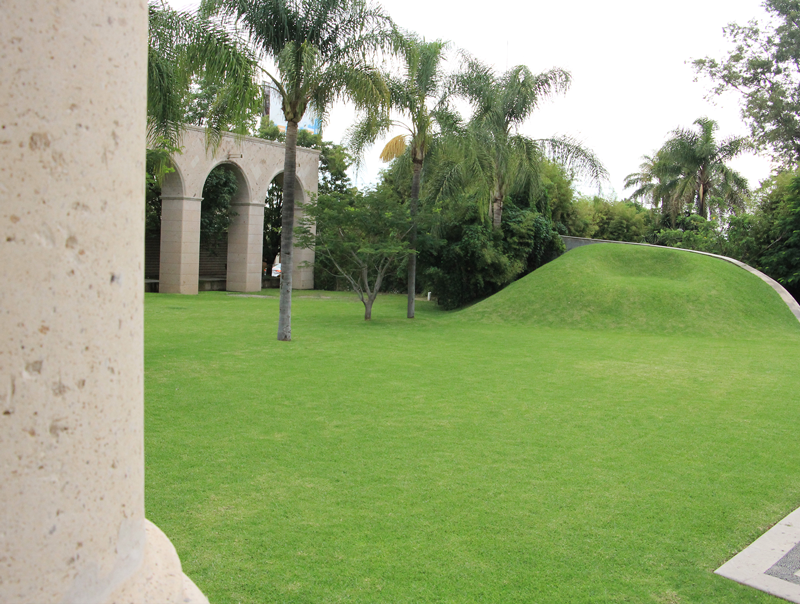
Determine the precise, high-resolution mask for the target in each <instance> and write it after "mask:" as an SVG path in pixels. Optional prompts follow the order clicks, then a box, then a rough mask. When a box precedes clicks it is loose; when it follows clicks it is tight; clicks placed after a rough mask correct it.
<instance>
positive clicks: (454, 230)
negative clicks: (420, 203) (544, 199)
mask: <svg viewBox="0 0 800 604" xmlns="http://www.w3.org/2000/svg"><path fill="white" fill-rule="evenodd" d="M437 233H438V237H437V238H429V239H428V240H427V241H426V245H424V246H422V251H421V252H420V260H419V264H420V267H421V269H422V271H421V272H422V275H423V277H422V282H423V285H424V286H425V288H426V289H430V290H431V291H433V292H435V294H436V296H437V298H438V301H439V303H440V304H442V305H443V306H444V307H445V308H448V309H449V308H457V307H459V306H464V305H466V304H469V303H470V302H473V301H475V300H477V299H480V298H485V297H486V296H489V295H491V294H493V293H495V292H497V291H499V290H500V289H502V288H503V287H504V286H506V285H508V284H509V283H511V282H512V281H514V280H515V279H517V278H519V277H520V276H522V275H525V274H527V273H529V272H530V271H532V270H534V269H536V268H538V267H539V266H541V265H542V264H544V263H545V262H547V261H549V260H551V259H552V258H553V257H555V256H556V255H558V254H560V253H561V252H563V250H564V244H563V243H562V241H561V238H560V237H559V236H558V233H556V232H555V230H554V229H553V225H552V223H551V222H550V221H549V220H547V218H545V217H544V216H542V215H541V214H538V213H537V212H534V211H529V210H523V209H519V208H517V207H515V206H513V205H510V204H509V205H506V208H505V212H504V216H503V226H502V229H499V230H498V229H495V228H493V227H492V226H491V225H490V224H488V223H487V222H486V221H485V220H482V219H481V216H480V215H479V214H478V209H477V208H475V207H473V208H471V209H470V211H469V213H468V214H466V215H463V216H461V217H460V218H459V219H458V220H447V221H443V222H442V224H441V225H440V226H439V228H438V229H437Z"/></svg>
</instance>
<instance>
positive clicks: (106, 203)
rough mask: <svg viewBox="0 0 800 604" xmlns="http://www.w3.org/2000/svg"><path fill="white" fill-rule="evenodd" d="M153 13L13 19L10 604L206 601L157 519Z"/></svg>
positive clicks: (3, 214) (8, 98)
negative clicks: (148, 447)
mask: <svg viewBox="0 0 800 604" xmlns="http://www.w3.org/2000/svg"><path fill="white" fill-rule="evenodd" d="M147 10H148V9H147V3H146V2H116V1H110V0H81V1H80V2H75V1H74V0H5V1H4V2H3V3H2V9H0V32H2V35H0V82H2V83H3V86H2V88H0V229H1V232H0V258H2V267H3V276H4V283H3V286H2V287H1V288H0V333H1V334H2V338H0V450H1V451H2V454H1V455H0V527H1V528H0V602H3V603H4V604H22V603H30V604H46V603H51V602H52V603H62V604H78V603H80V604H105V603H110V602H118V603H119V604H123V603H124V604H129V603H134V602H135V603H144V602H153V603H155V602H164V603H168V602H179V601H184V598H189V600H187V601H198V602H199V601H202V600H204V598H203V596H202V594H199V592H198V591H197V589H196V588H193V585H192V584H191V582H190V581H188V579H185V578H184V577H183V575H182V573H181V568H180V562H179V561H178V558H177V555H176V554H175V550H174V548H172V546H171V544H170V543H169V540H168V539H166V537H164V536H163V534H162V533H161V532H160V531H158V529H157V528H156V527H154V526H153V525H151V524H149V523H147V521H146V520H145V518H144V457H143V289H144V288H143V260H144V253H143V252H144V249H143V241H144V239H143V238H144V159H145V104H146V69H147ZM192 598H194V600H192Z"/></svg>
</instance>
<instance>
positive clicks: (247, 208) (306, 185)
mask: <svg viewBox="0 0 800 604" xmlns="http://www.w3.org/2000/svg"><path fill="white" fill-rule="evenodd" d="M181 146H182V147H183V151H182V153H181V154H176V155H175V156H174V157H173V158H172V159H173V164H174V168H175V170H174V172H171V173H170V174H167V176H166V177H165V179H164V183H163V186H162V188H161V200H162V212H161V249H160V264H159V291H160V292H161V293H176V294H196V293H197V289H198V282H199V267H200V265H199V262H200V260H199V258H200V256H199V254H200V251H199V250H200V208H201V203H202V200H203V198H202V194H203V185H204V184H205V182H206V178H207V177H208V175H209V173H210V172H211V170H213V169H214V168H215V167H217V166H219V165H221V164H225V165H227V166H229V167H230V168H231V169H232V170H233V172H234V174H235V175H236V179H237V181H238V189H237V192H236V196H235V197H234V199H233V201H232V203H231V205H232V209H233V212H234V213H235V214H236V216H234V218H233V220H232V222H231V225H230V228H229V230H228V252H227V262H226V264H227V268H226V289H227V290H228V291H237V292H253V291H259V290H260V289H261V273H262V265H261V261H262V259H261V253H262V245H263V240H264V237H263V225H264V199H265V197H266V192H267V188H268V187H269V185H270V183H271V182H272V181H273V179H274V178H275V177H276V176H277V175H278V174H280V173H282V172H283V157H284V147H283V145H282V144H280V143H275V142H272V141H266V140H263V139H260V138H253V137H234V136H232V135H230V134H226V135H223V137H222V141H221V143H220V144H219V146H218V147H217V148H216V149H207V145H206V136H205V131H204V130H203V129H202V128H193V127H190V128H188V129H187V131H186V132H185V133H184V135H183V139H182V140H181ZM318 175H319V151H316V150H314V149H303V148H298V149H297V183H296V191H297V195H296V203H297V212H296V214H295V220H296V221H297V220H299V218H300V217H301V215H302V210H301V206H302V204H303V202H304V201H306V200H307V199H308V195H309V193H316V192H317V181H318ZM304 262H308V263H313V262H314V252H313V250H307V249H299V248H295V249H294V267H295V268H294V271H293V273H292V285H293V286H294V288H295V289H312V288H313V287H314V272H313V269H311V268H310V266H309V265H305V266H303V263H304Z"/></svg>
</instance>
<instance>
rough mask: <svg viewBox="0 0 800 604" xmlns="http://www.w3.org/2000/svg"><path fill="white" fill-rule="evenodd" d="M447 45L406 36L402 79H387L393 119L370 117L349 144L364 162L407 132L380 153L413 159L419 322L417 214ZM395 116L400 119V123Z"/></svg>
mask: <svg viewBox="0 0 800 604" xmlns="http://www.w3.org/2000/svg"><path fill="white" fill-rule="evenodd" d="M446 47H447V44H446V43H445V42H442V41H441V40H435V41H433V42H426V41H425V40H421V39H420V38H418V37H417V36H416V35H414V34H411V33H406V34H404V35H403V36H402V38H401V43H400V45H399V54H400V56H401V58H402V60H403V72H404V73H403V76H402V77H400V78H398V77H394V76H392V75H386V76H385V80H386V84H387V86H388V88H389V93H390V99H391V100H390V108H391V113H390V112H388V111H387V112H386V113H383V114H380V115H377V114H375V113H374V112H371V113H369V114H368V115H367V117H366V118H365V119H363V120H362V121H361V122H360V123H358V124H357V125H356V126H355V127H354V128H353V129H352V130H351V132H350V144H351V146H352V148H353V149H354V150H355V153H356V154H357V155H358V156H360V155H361V154H362V153H363V151H364V148H365V147H366V146H367V145H371V144H372V143H374V142H375V140H376V138H377V137H378V136H381V135H384V134H386V133H388V132H389V131H391V130H392V129H396V128H401V129H403V130H404V131H405V132H404V133H403V134H399V135H397V136H395V137H394V138H392V139H391V140H390V141H389V142H388V143H387V144H386V146H385V147H384V149H383V151H381V155H380V157H381V159H382V160H383V161H385V162H388V161H391V160H393V159H397V158H398V157H401V156H402V155H403V154H404V153H406V150H407V151H408V153H409V156H410V159H411V165H412V169H411V192H410V196H409V209H410V212H411V221H412V227H411V236H410V245H411V254H410V255H409V257H408V262H407V270H408V288H407V289H408V305H407V314H406V316H407V317H408V318H409V319H413V318H414V299H415V296H416V292H417V281H416V279H417V257H416V247H417V227H418V225H417V221H416V217H417V211H418V205H419V193H420V183H421V181H422V166H423V163H424V162H425V156H426V155H427V152H428V148H429V147H430V145H431V141H432V138H433V136H434V133H435V132H434V129H435V128H436V116H435V112H434V111H432V106H431V105H432V104H436V103H438V102H441V100H442V98H441V97H442V95H443V93H444V84H445V77H446V76H445V74H444V72H443V71H442V62H443V59H444V51H445V49H446ZM392 114H396V115H397V117H399V119H395V118H394V117H393V115H392Z"/></svg>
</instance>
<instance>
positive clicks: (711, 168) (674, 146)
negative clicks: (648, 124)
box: [661, 117, 751, 218]
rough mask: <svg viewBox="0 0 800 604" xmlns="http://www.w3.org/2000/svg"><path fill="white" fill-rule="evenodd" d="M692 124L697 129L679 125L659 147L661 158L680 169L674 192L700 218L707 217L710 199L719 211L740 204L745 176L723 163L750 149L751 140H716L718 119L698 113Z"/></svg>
mask: <svg viewBox="0 0 800 604" xmlns="http://www.w3.org/2000/svg"><path fill="white" fill-rule="evenodd" d="M694 124H695V125H696V126H697V127H698V129H697V131H695V130H688V129H684V128H678V129H676V130H675V131H674V132H673V137H672V138H670V139H669V140H668V141H667V142H666V143H665V144H664V146H663V147H662V149H661V153H662V154H663V156H664V160H665V161H666V162H667V163H668V164H673V165H674V166H676V167H677V168H679V170H680V176H679V177H678V179H677V182H676V184H675V194H676V195H677V196H678V197H680V198H683V199H688V200H691V202H693V203H694V205H695V206H696V208H697V213H698V215H700V216H702V217H703V218H708V213H709V206H710V205H711V203H713V204H714V205H716V206H717V210H718V211H725V210H736V209H740V208H742V207H743V206H744V200H745V198H746V196H747V192H748V186H747V180H746V179H745V178H744V177H743V176H742V175H740V174H739V173H738V172H736V171H734V170H732V169H730V168H729V167H728V166H726V165H725V163H726V162H727V161H729V160H731V159H733V158H734V157H736V156H738V155H740V154H741V153H742V152H744V151H746V150H748V149H750V148H751V144H750V142H749V141H748V140H747V139H746V138H744V137H736V136H734V137H730V138H727V139H725V140H723V141H721V142H719V143H718V142H717V141H716V140H715V138H714V133H715V132H716V131H717V130H718V129H719V126H718V125H717V122H715V121H714V120H712V119H709V118H707V117H701V118H699V119H697V120H695V122H694Z"/></svg>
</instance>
